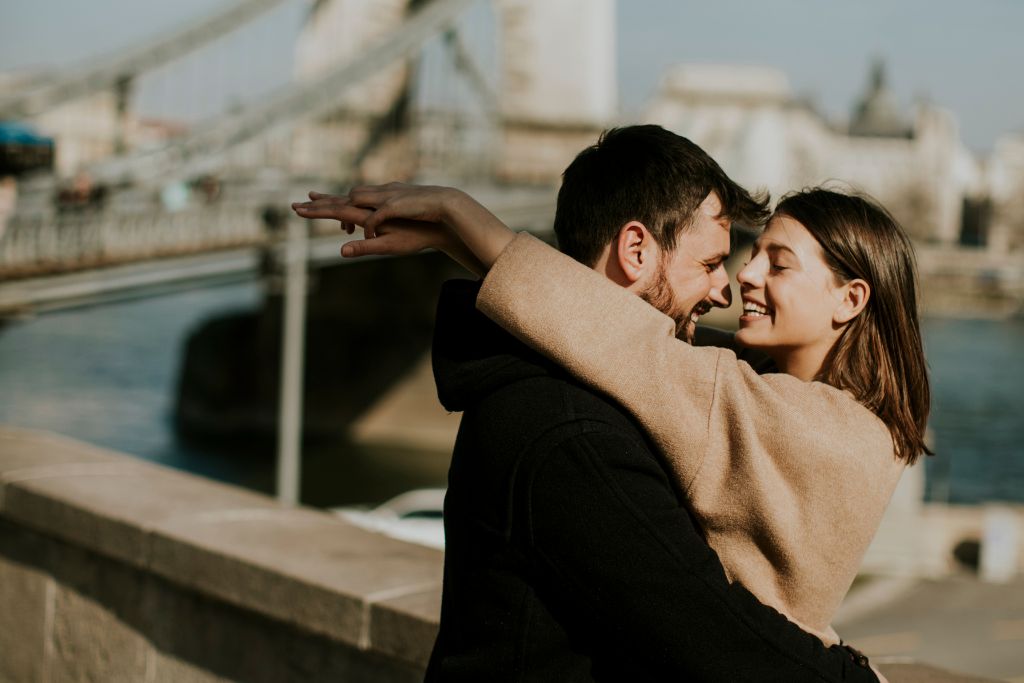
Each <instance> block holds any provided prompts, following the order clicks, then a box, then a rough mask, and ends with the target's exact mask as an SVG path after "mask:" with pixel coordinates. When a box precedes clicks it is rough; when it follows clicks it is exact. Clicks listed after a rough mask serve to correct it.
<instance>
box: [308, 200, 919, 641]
mask: <svg viewBox="0 0 1024 683" xmlns="http://www.w3.org/2000/svg"><path fill="white" fill-rule="evenodd" d="M311 198H312V199H313V201H312V202H309V203H308V204H305V205H296V210H297V211H298V212H299V213H300V215H305V216H308V217H332V218H338V219H340V220H342V221H343V222H345V225H346V228H347V229H348V230H349V231H351V229H352V225H351V224H352V223H358V224H360V225H363V226H365V229H366V233H367V237H371V238H373V239H368V240H364V241H361V242H352V243H349V244H346V245H345V247H344V249H343V254H345V255H347V256H356V255H365V254H371V253H374V254H380V253H392V254H394V253H410V252H413V251H418V250H420V249H422V248H425V247H437V248H441V249H444V250H446V251H447V252H448V253H449V254H451V255H452V256H453V257H454V258H457V259H458V260H460V261H461V262H463V263H464V264H467V265H470V266H471V267H474V268H476V269H477V270H478V272H487V276H486V279H485V280H484V283H483V287H482V289H481V291H480V294H479V297H478V300H477V306H478V308H480V309H481V310H482V311H483V312H484V313H485V314H487V315H488V316H489V317H491V318H492V319H493V320H495V321H496V322H497V323H499V324H500V325H502V326H503V327H505V328H506V329H508V330H509V331H511V332H513V333H514V334H515V335H517V336H519V337H520V338H522V339H524V340H525V341H527V342H528V343H530V344H531V345H532V346H534V347H535V348H536V349H537V350H539V351H540V352H541V353H543V354H545V355H547V356H549V357H550V358H552V359H554V360H555V361H557V362H558V363H560V364H561V365H563V366H565V367H566V368H567V369H569V371H570V372H572V373H573V374H575V375H576V376H577V377H579V378H580V379H582V380H584V381H585V382H587V383H589V384H590V385H592V386H593V387H595V388H597V389H599V390H601V391H603V392H605V393H607V394H609V395H611V396H612V397H613V398H615V399H616V400H618V401H619V402H620V403H621V404H622V405H623V406H625V407H626V408H627V409H628V410H629V411H630V412H632V413H633V414H634V415H635V416H636V418H637V419H638V420H639V421H640V422H641V424H642V425H643V426H644V428H645V429H646V430H647V431H648V432H649V434H650V435H651V436H652V438H653V439H654V441H655V443H656V444H657V445H658V447H659V449H660V450H661V451H662V453H663V454H664V455H665V457H666V459H667V461H668V463H669V465H670V466H671V468H672V470H673V471H674V473H675V474H676V476H677V478H678V483H679V485H680V487H681V489H682V490H684V491H685V492H686V494H687V498H688V499H689V500H690V501H691V504H692V511H693V513H694V515H695V517H696V518H697V520H698V521H699V522H700V524H701V526H702V528H703V529H704V531H705V533H706V535H707V540H708V542H709V544H710V545H711V546H712V547H713V548H714V549H715V550H716V551H717V552H718V554H719V556H720V558H721V560H722V564H723V565H724V566H725V568H726V570H727V572H728V574H729V576H730V579H732V580H735V581H740V582H742V583H743V584H744V585H745V586H746V587H747V588H748V589H749V590H750V591H751V592H753V593H754V594H755V595H757V596H758V597H759V598H760V599H761V600H762V601H763V602H765V603H767V604H770V605H773V606H775V607H776V608H778V609H779V610H780V611H782V612H783V613H785V614H786V615H787V616H788V617H790V619H792V620H793V621H796V622H797V623H799V624H801V625H802V626H804V627H805V628H806V629H807V630H810V631H812V632H814V633H816V634H818V635H819V636H820V637H821V638H822V639H823V640H824V641H825V642H826V644H831V643H832V642H835V640H836V637H835V634H834V632H832V631H831V629H830V627H829V623H830V621H831V619H832V617H833V615H834V613H835V611H836V609H837V608H838V606H839V604H840V602H841V601H842V598H843V596H844V595H845V593H846V591H847V590H848V588H849V586H850V584H851V583H852V581H853V578H854V576H855V575H856V571H857V568H858V566H859V564H860V561H861V559H862V557H863V554H864V552H865V551H866V549H867V546H868V544H869V542H870V540H871V538H872V536H873V535H874V533H875V530H876V529H877V527H878V524H879V523H880V521H881V517H882V513H883V512H884V510H885V507H886V505H887V503H888V500H889V498H890V497H891V495H892V492H893V490H894V488H895V486H896V483H897V481H898V479H899V476H900V474H901V473H902V471H903V468H904V466H905V465H907V464H910V463H913V462H914V461H915V460H916V459H917V457H918V456H919V455H920V453H921V452H922V451H925V452H926V451H927V449H926V448H925V445H924V441H923V438H924V429H925V423H926V420H927V414H928V404H929V392H928V380H927V375H926V372H925V363H924V356H923V352H922V347H921V340H920V331H919V326H918V316H917V303H916V285H915V273H914V259H913V249H912V247H911V245H910V242H909V240H908V239H907V237H906V235H905V234H904V233H903V231H902V230H901V229H900V227H899V225H898V224H897V223H896V222H895V221H894V220H893V219H892V218H891V216H889V214H888V213H886V212H885V211H884V209H882V208H880V207H878V206H877V205H875V204H873V203H871V202H869V201H867V200H865V199H863V198H860V197H853V196H847V195H843V194H840V193H837V192H832V191H829V190H824V189H814V190H809V191H806V192H801V193H797V194H794V195H790V196H788V197H786V198H784V199H783V200H782V201H781V202H780V203H779V205H778V207H777V208H776V211H775V214H774V215H773V217H772V218H771V220H770V221H769V223H768V226H767V228H766V230H765V231H764V233H763V234H762V235H761V236H760V237H759V238H758V240H757V241H756V242H755V244H754V246H753V250H752V252H751V258H750V261H749V263H748V264H747V265H746V267H745V268H744V269H743V271H742V272H741V273H740V274H739V278H738V279H739V283H740V288H741V294H742V297H743V302H744V312H743V315H742V316H741V318H740V329H739V331H738V333H737V335H736V340H737V341H738V342H740V343H742V344H744V345H746V346H748V347H752V348H758V349H761V350H762V351H764V352H766V353H767V354H768V355H769V356H771V357H772V358H773V360H774V361H775V362H776V364H777V366H778V368H779V370H780V372H778V373H773V374H768V375H763V376H762V375H758V374H756V373H755V372H754V371H753V370H751V368H750V367H749V366H748V365H746V364H745V363H742V362H739V361H737V360H736V357H735V355H734V354H733V353H732V352H731V351H729V350H726V349H716V348H696V347H692V346H690V345H688V344H686V343H685V342H682V341H679V340H677V339H676V338H675V325H674V324H673V322H672V320H671V319H669V318H668V317H666V316H664V315H663V314H661V313H659V312H658V311H656V310H655V309H653V308H652V307H650V306H648V305H647V304H645V303H643V302H642V301H641V300H640V299H639V298H638V297H635V296H633V295H631V294H629V293H627V292H626V291H624V290H623V289H622V288H620V287H618V286H616V285H614V284H612V283H610V282H609V281H608V280H607V279H606V278H604V277H602V276H600V275H598V274H597V273H595V272H594V271H592V270H591V269H589V268H587V267H585V266H582V265H581V264H579V263H577V262H575V261H573V260H572V259H569V258H568V257H566V256H564V255H562V254H559V253H558V252H556V251H554V250H553V249H551V248H550V247H548V246H546V245H544V244H543V243H541V242H540V241H538V240H536V239H533V238H531V237H529V236H527V235H520V236H516V235H515V234H514V233H512V231H510V230H509V229H508V228H507V227H506V226H504V225H503V224H501V222H500V221H498V220H497V219H496V218H495V217H494V216H493V215H491V214H490V213H489V212H487V211H486V209H484V208H483V207H481V206H480V205H479V204H476V203H475V202H474V201H473V200H472V199H470V198H469V197H468V196H466V195H465V194H463V193H460V192H458V191H457V190H452V189H447V188H418V187H412V186H403V185H389V186H380V187H367V188H357V189H356V190H353V191H352V192H351V193H350V195H349V196H348V197H347V198H340V199H339V198H331V197H327V196H325V195H317V194H311ZM411 221H412V222H411ZM445 226H446V227H445ZM566 310H572V311H573V312H574V316H572V317H567V316H565V314H564V312H565V311H566ZM609 319H611V320H615V321H616V323H618V324H616V325H608V324H607V321H608V320H609ZM581 340H582V342H583V343H581ZM588 340H597V341H596V342H594V343H587V341H588Z"/></svg>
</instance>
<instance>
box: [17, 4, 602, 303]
mask: <svg viewBox="0 0 1024 683" xmlns="http://www.w3.org/2000/svg"><path fill="white" fill-rule="evenodd" d="M569 4H571V5H574V7H575V10H578V11H575V12H574V11H572V10H573V8H572V7H559V8H554V9H553V8H550V7H548V6H546V5H544V4H542V3H540V2H539V0H500V1H494V2H487V1H483V0H389V1H388V2H372V3H371V2H368V1H367V0H315V1H313V0H241V1H236V2H233V3H231V4H228V5H223V6H220V7H218V8H217V10H216V11H214V12H212V13H211V14H210V15H208V16H204V17H199V18H196V19H194V20H192V21H190V22H188V23H186V24H185V25H182V26H179V27H177V28H174V29H172V30H169V31H167V32H166V33H165V34H164V35H161V36H157V37H155V38H148V39H146V40H144V41H141V42H140V43H139V44H138V45H134V46H130V47H128V48H126V49H123V50H121V51H120V52H118V53H116V54H111V55H104V56H102V57H98V58H96V59H94V60H91V61H87V62H85V63H82V64H80V65H76V66H74V67H73V68H68V69H65V70H63V71H62V72H61V73H59V74H57V75H54V76H43V77H39V78H32V79H30V80H29V81H28V82H27V83H26V84H24V85H22V86H21V87H18V86H17V84H15V85H14V86H9V87H7V88H6V89H5V90H4V91H0V121H3V120H8V121H18V122H26V123H29V124H34V125H35V126H36V127H37V128H39V129H40V130H41V131H42V132H44V133H45V134H47V135H50V136H52V137H53V138H54V139H55V144H56V163H55V164H54V166H53V167H52V168H49V169H44V170H42V171H37V172H35V173H30V174H25V175H22V176H21V177H19V178H18V184H17V200H16V208H15V209H14V211H13V212H12V213H11V214H10V215H9V216H8V217H7V218H6V224H5V225H3V227H2V228H0V229H2V230H3V232H2V233H0V315H4V314H7V315H10V314H17V313H23V312H31V311H37V310H47V309H52V308H59V307H62V306H66V305H74V304H77V303H82V302H92V301H96V300H101V299H103V298H109V297H120V296H135V295H139V294H143V293H145V292H149V291H157V290H162V289H166V288H168V287H183V286H196V285H198V284H202V283H204V282H212V281H218V280H224V279H236V278H245V277H254V276H256V275H258V274H259V272H260V264H261V263H265V262H266V260H267V256H268V254H269V255H271V256H273V255H274V254H275V253H278V252H281V250H282V249H283V235H284V234H285V232H287V231H286V230H284V229H283V227H282V226H283V223H286V222H287V221H288V220H291V219H289V218H288V214H287V212H285V211H284V209H285V207H287V204H288V202H290V201H293V200H295V199H297V198H301V197H302V196H303V195H304V192H305V190H307V189H311V188H319V189H325V190H328V191H330V190H339V189H343V188H345V187H347V186H350V185H352V184H355V183H359V182H367V181H369V182H374V181H384V180H389V179H395V178H399V179H406V180H413V181H418V182H447V183H458V184H461V185H463V186H467V187H470V188H472V189H473V190H474V192H476V193H477V194H478V195H480V196H481V197H482V198H483V199H484V200H485V201H487V202H488V203H489V204H490V205H493V206H494V207H495V208H496V209H497V212H498V213H499V215H501V216H502V217H503V218H505V219H506V220H508V221H509V222H510V223H513V224H515V225H516V226H517V227H520V228H524V229H535V230H544V229H546V228H547V227H548V226H549V224H550V217H551V214H552V211H553V204H554V188H555V187H556V185H557V179H558V174H559V173H560V171H561V169H562V168H563V167H564V166H565V164H566V163H567V161H568V160H569V159H571V157H572V155H573V153H574V152H575V151H577V150H578V149H580V148H582V147H583V146H584V145H586V144H588V143H589V142H591V141H592V140H593V139H594V137H595V136H596V134H597V133H598V132H599V131H600V130H601V129H602V128H603V127H605V126H607V125H608V123H609V121H610V120H611V119H612V117H613V115H614V103H615V92H614V80H613V77H611V76H608V74H610V73H614V71H613V70H609V69H607V68H606V67H607V65H606V64H605V63H604V62H606V61H608V60H609V59H614V56H613V55H611V56H604V57H603V61H602V58H601V56H600V55H598V54H596V52H597V51H596V50H595V49H594V47H593V46H595V45H598V46H601V45H602V39H604V38H605V37H608V38H609V41H610V39H611V36H610V32H611V31H612V30H613V26H614V22H613V19H612V18H611V17H612V15H613V9H614V7H613V3H612V2H610V1H604V2H601V3H599V5H600V6H599V7H598V6H594V5H593V4H592V3H586V2H581V1H574V2H572V3H569ZM289 6H290V7H292V9H297V10H298V11H299V12H300V13H301V14H302V16H303V20H302V22H301V25H300V27H299V30H298V31H293V32H292V33H291V34H287V35H284V36H280V39H281V40H291V41H293V42H294V45H295V51H294V52H295V65H294V69H293V72H294V73H293V77H292V78H291V79H290V80H289V81H288V82H286V83H282V84H277V85H275V87H272V88H268V87H264V88H263V89H262V90H261V91H260V92H259V93H258V94H257V95H255V96H252V97H249V98H248V99H246V100H245V101H242V102H239V101H231V102H228V103H226V105H225V106H224V107H223V108H222V109H221V110H220V111H218V112H217V113H216V114H214V115H211V116H206V117H203V118H201V119H200V120H197V121H192V122H174V121H160V122H157V123H156V124H154V122H152V121H147V120H146V119H145V118H144V117H142V116H141V115H139V114H138V112H137V109H138V106H137V105H138V99H139V97H138V92H139V90H140V84H142V85H145V83H146V82H147V79H150V78H151V77H152V76H153V75H154V74H157V73H159V74H162V75H164V77H165V78H166V77H167V76H166V74H168V73H172V74H173V73H174V67H175V65H177V64H181V63H182V62H183V60H187V59H190V58H192V59H195V58H197V57H196V56H197V55H198V56H199V57H198V58H199V59H202V55H205V54H208V53H209V51H210V50H211V49H214V48H215V47H216V46H218V45H242V47H240V48H237V47H236V48H230V49H235V50H236V51H242V52H244V51H245V50H256V49H259V47H260V43H265V41H266V37H265V31H264V34H261V36H257V37H252V36H250V38H249V40H248V42H249V45H247V46H246V44H245V41H246V37H245V36H246V32H247V31H248V32H249V33H250V34H254V33H256V31H255V30H253V29H252V27H254V26H256V25H257V24H259V22H261V20H263V19H266V17H267V16H268V15H271V14H273V13H274V12H275V11H278V12H279V11H280V10H281V9H282V8H283V7H284V8H287V7H289ZM566 10H570V11H568V12H567V11H566ZM581 16H586V17H591V18H590V19H585V20H582V25H581V24H580V21H581V20H580V19H579V17H581ZM594 17H596V19H595V18H594ZM265 23H266V22H264V24H265ZM570 24H571V25H572V30H574V31H576V33H577V36H578V37H577V38H576V39H575V41H573V40H569V42H568V44H567V45H566V46H564V48H563V49H562V51H561V52H560V53H558V54H553V53H551V47H550V45H549V43H550V42H551V41H550V40H546V38H549V37H550V32H551V31H562V32H565V31H568V30H569V28H570ZM605 33H607V34H609V35H608V36H605V35H604V34H605ZM595 38H596V39H597V40H595ZM587 45H590V46H592V47H589V48H587V47H586V46H587ZM602 49H603V46H602ZM609 52H612V51H609ZM555 60H557V61H558V62H559V63H558V65H557V66H559V67H561V69H562V70H566V71H568V72H570V73H575V74H577V76H578V77H577V78H574V80H573V82H571V83H569V84H566V83H560V82H557V81H555V80H553V79H554V78H556V77H555V76H554V75H553V74H554V71H556V70H554V69H552V68H551V67H553V66H555V65H554V64H552V63H551V62H552V61H555ZM564 60H569V63H563V62H564ZM573 60H575V62H576V64H573V63H572V61H573ZM181 70H182V71H187V70H185V69H181ZM193 71H194V70H193ZM211 71H214V69H211ZM559 72H561V71H559ZM207 76H208V75H206V74H204V77H203V79H202V83H201V85H200V86H199V88H198V90H199V91H198V92H195V88H193V91H192V92H191V93H186V94H185V95H182V97H185V98H195V97H198V98H215V96H216V94H217V93H218V92H221V91H223V90H225V89H227V84H226V83H218V82H216V81H215V80H211V79H212V76H210V77H207ZM184 78H188V77H187V76H184V77H183V79H184ZM193 78H194V76H193ZM499 84H500V87H498V86H499ZM556 94H557V95H559V96H558V97H554V96H553V95H556ZM83 128H88V130H89V131H90V132H89V134H88V135H86V134H83V133H82V130H83ZM97 129H99V130H100V132H99V133H96V132H95V131H96V130H97ZM83 140H84V142H83ZM86 143H88V144H86ZM0 221H3V216H2V215H0ZM0 224H2V223H0ZM310 237H311V239H310V242H309V249H308V257H309V261H310V263H311V264H312V265H313V266H319V265H324V264H330V263H335V262H337V261H338V260H340V259H339V258H338V256H337V253H338V247H339V243H340V239H339V235H338V233H337V231H336V229H335V228H334V226H332V225H313V226H312V227H311V236H310Z"/></svg>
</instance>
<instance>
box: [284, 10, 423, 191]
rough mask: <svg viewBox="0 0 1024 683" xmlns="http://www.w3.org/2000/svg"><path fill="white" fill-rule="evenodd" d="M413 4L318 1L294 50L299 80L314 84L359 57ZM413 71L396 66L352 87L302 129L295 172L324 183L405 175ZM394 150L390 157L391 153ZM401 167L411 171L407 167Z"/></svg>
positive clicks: (294, 155) (295, 154)
mask: <svg viewBox="0 0 1024 683" xmlns="http://www.w3.org/2000/svg"><path fill="white" fill-rule="evenodd" d="M410 4H416V3H410V1H409V0H316V2H314V3H313V4H312V5H311V8H310V10H309V14H308V15H307V18H306V23H305V25H304V27H303V29H302V31H301V32H300V34H299V36H298V40H297V43H296V48H295V72H296V79H297V80H298V81H300V82H306V81H311V80H315V79H316V78H318V77H320V76H322V75H324V74H325V73H327V72H330V71H331V70H332V69H333V68H336V67H337V65H338V64H341V63H345V62H349V61H352V60H353V59H355V58H357V57H358V56H359V55H360V53H361V52H363V51H364V50H365V49H366V48H367V47H368V46H370V45H372V44H374V43H375V42H377V41H379V40H381V39H382V38H384V37H385V36H387V35H388V34H389V33H391V32H393V31H394V30H396V29H397V28H398V27H399V26H400V25H401V23H402V21H403V19H404V18H405V16H406V14H407V11H408V10H409V6H410ZM412 73H413V69H412V68H411V67H410V65H409V64H408V63H405V62H397V63H395V64H394V65H392V66H390V67H388V68H387V69H385V70H384V71H382V72H381V73H379V74H376V75H375V76H373V77H371V78H368V79H366V81H364V82H363V83H360V84H358V85H357V86H354V87H353V88H351V90H350V92H349V93H348V94H347V95H345V96H344V97H343V98H342V100H341V104H340V106H339V107H338V108H337V109H336V110H335V111H334V112H332V113H331V114H329V115H328V116H326V117H324V118H322V119H320V120H318V121H316V122H311V123H307V124H304V125H301V126H299V127H298V128H297V129H296V131H295V134H294V136H293V138H292V144H293V148H292V150H291V164H292V169H293V170H294V171H295V172H297V173H300V174H309V175H313V176H318V177H326V178H332V177H333V178H337V177H342V178H352V177H353V174H354V176H355V178H357V179H358V178H363V179H368V180H382V179H385V178H394V177H407V176H408V175H409V174H410V173H411V168H410V167H408V166H407V164H409V163H410V162H414V159H412V158H410V157H411V155H408V154H400V153H397V152H398V150H396V144H395V143H396V142H399V144H398V145H397V147H401V148H403V149H404V151H408V131H407V130H406V128H407V125H406V124H407V120H406V115H407V109H408V105H409V88H410V78H411V75H412ZM389 151H390V153H389ZM403 164H405V165H406V167H404V168H403V167H402V166H403Z"/></svg>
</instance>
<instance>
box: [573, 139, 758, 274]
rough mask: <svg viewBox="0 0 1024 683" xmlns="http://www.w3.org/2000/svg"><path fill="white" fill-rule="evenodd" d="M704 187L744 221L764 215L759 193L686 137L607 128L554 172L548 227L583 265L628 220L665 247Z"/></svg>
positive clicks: (689, 218) (725, 211)
mask: <svg viewBox="0 0 1024 683" xmlns="http://www.w3.org/2000/svg"><path fill="white" fill-rule="evenodd" d="M712 190H713V191H714V192H715V193H716V194H717V195H718V198H719V199H720V200H721V201H722V214H721V215H722V216H724V217H725V218H728V219H729V220H731V221H734V222H736V223H741V224H744V225H747V226H750V227H754V226H757V225H761V224H763V223H764V222H765V220H767V218H768V214H769V212H768V208H767V204H768V197H767V194H763V195H758V196H754V197H752V196H751V195H750V193H749V192H747V191H746V190H744V189H743V188H742V187H740V186H739V185H737V184H736V183H735V182H733V181H732V180H731V179H730V178H729V176H727V175H726V174H725V171H723V170H722V169H721V167H720V166H719V165H718V164H717V163H716V162H715V160H714V159H712V158H711V157H709V156H708V155H707V153H706V152H705V151H704V150H702V149H701V148H700V147H698V146H697V145H695V144H693V143H692V142H690V141H689V140H687V139H686V138H684V137H682V136H679V135H676V134H675V133H672V132H670V131H667V130H665V129H664V128H662V127H661V126H654V125H643V126H626V127H623V128H612V129H610V130H606V131H605V132H604V133H602V134H601V137H600V138H599V139H598V141H597V144H595V145H592V146H590V147H588V148H586V149H585V150H583V151H582V152H580V153H579V154H578V155H577V156H576V158H575V159H574V160H573V162H572V163H571V164H569V167H568V168H566V169H565V172H564V173H563V174H562V187H561V189H559V191H558V207H557V209H556V211H555V235H557V237H558V244H559V247H560V248H561V250H562V251H563V252H565V253H566V254H568V255H569V256H572V257H573V258H574V259H576V260H577V261H580V262H581V263H585V264H586V265H588V266H592V265H594V263H595V262H596V261H597V259H598V257H599V256H600V254H601V251H602V250H603V249H604V248H605V246H607V245H608V244H609V243H610V242H611V241H612V240H614V239H615V236H616V235H617V234H618V233H619V230H620V229H621V228H622V226H623V225H625V224H626V223H628V222H629V221H633V220H635V221H640V222H641V223H643V224H644V225H645V226H646V227H647V229H648V230H650V231H651V234H652V235H653V236H654V239H655V241H656V242H657V243H658V245H659V246H660V247H661V248H662V249H663V250H665V251H671V250H673V249H675V246H676V238H677V237H678V235H679V233H680V232H681V231H683V230H685V229H687V228H688V227H689V226H690V225H692V222H693V218H694V214H695V213H696V211H697V208H698V207H699V206H700V204H701V202H703V201H704V198H705V197H707V196H708V193H710V192H711V191H712Z"/></svg>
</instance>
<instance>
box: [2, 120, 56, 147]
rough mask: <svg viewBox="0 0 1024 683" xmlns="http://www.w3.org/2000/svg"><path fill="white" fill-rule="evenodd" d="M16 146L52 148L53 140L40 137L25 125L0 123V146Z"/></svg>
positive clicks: (30, 127)
mask: <svg viewBox="0 0 1024 683" xmlns="http://www.w3.org/2000/svg"><path fill="white" fill-rule="evenodd" d="M2 144H18V145H33V146H36V145H38V146H46V147H53V138H48V137H46V136H44V135H40V134H39V133H37V132H36V131H35V129H33V128H32V126H29V125H28V124H25V123H19V122H17V121H0V145H2Z"/></svg>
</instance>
